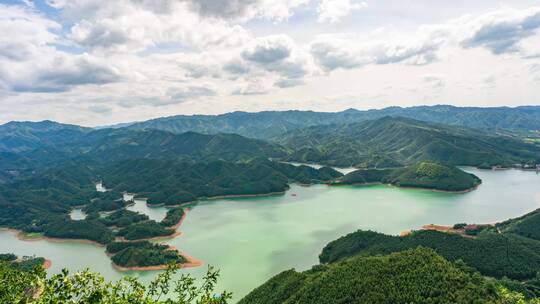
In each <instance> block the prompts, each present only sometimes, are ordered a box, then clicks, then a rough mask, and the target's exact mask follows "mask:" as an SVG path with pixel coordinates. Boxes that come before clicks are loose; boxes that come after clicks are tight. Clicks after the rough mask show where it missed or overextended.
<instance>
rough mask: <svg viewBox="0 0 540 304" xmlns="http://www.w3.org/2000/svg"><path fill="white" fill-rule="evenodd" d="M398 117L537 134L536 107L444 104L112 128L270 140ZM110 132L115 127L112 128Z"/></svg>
mask: <svg viewBox="0 0 540 304" xmlns="http://www.w3.org/2000/svg"><path fill="white" fill-rule="evenodd" d="M385 116H400V117H408V118H414V119H418V120H422V121H428V122H438V123H444V124H449V125H455V126H463V127H470V128H477V129H484V130H488V131H490V132H496V131H497V132H505V131H511V132H517V133H524V134H528V133H532V134H539V133H540V106H522V107H515V108H509V107H494V108H477V107H454V106H449V105H437V106H418V107H409V108H401V107H389V108H384V109H380V110H367V111H360V110H355V109H349V110H346V111H342V112H335V113H329V112H313V111H265V112H257V113H247V112H233V113H227V114H222V115H193V116H186V115H177V116H170V117H163V118H157V119H151V120H147V121H143V122H136V123H132V124H120V125H117V127H125V128H129V129H135V130H142V129H158V130H164V131H169V132H173V133H183V132H187V131H194V132H199V133H206V134H215V133H236V134H240V135H243V136H247V137H254V138H263V139H264V138H269V137H274V136H277V135H279V134H282V133H284V132H288V131H291V130H295V129H300V128H305V127H309V126H315V125H328V124H344V123H354V122H361V121H366V120H372V119H377V118H381V117H385ZM113 127H114V126H113Z"/></svg>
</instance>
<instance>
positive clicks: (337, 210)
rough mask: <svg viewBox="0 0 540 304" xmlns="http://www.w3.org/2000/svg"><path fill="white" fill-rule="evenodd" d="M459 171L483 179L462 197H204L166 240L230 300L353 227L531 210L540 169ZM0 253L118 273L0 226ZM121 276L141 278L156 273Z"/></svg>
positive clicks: (415, 193)
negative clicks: (216, 271) (212, 269)
mask: <svg viewBox="0 0 540 304" xmlns="http://www.w3.org/2000/svg"><path fill="white" fill-rule="evenodd" d="M466 170H467V171H469V172H473V173H474V174H476V175H478V176H479V177H480V178H482V180H483V184H482V185H481V186H480V187H479V188H478V189H477V190H476V191H472V192H470V193H465V194H449V193H440V192H432V191H426V190H412V189H400V188H395V187H390V186H384V185H377V186H364V187H353V186H340V187H328V186H326V185H316V186H311V187H301V186H298V185H293V186H292V187H291V189H290V190H289V191H288V192H287V193H286V194H285V195H283V196H275V197H264V198H243V199H221V200H213V201H205V202H201V203H198V204H196V205H193V206H191V210H190V211H189V213H188V215H187V218H186V219H185V221H184V224H183V225H182V227H181V230H182V232H183V234H182V235H181V236H180V237H177V238H175V239H172V240H169V241H168V243H170V244H172V245H174V246H176V247H177V248H179V249H180V250H182V251H185V252H186V253H188V254H189V255H192V256H195V257H197V258H200V259H202V260H204V261H205V263H206V264H210V265H214V266H216V267H218V268H220V269H221V279H220V286H219V287H220V288H225V289H227V290H229V291H232V292H234V294H235V299H239V298H241V297H242V296H243V295H245V294H246V293H247V292H249V291H250V290H251V289H253V288H254V287H256V286H258V285H259V284H261V283H262V282H264V281H265V280H267V279H268V278H270V277H271V276H273V275H275V274H277V273H279V272H281V271H283V270H285V269H289V268H296V269H299V270H304V269H307V268H309V267H310V266H312V265H313V264H316V263H317V256H318V254H319V253H320V251H321V249H322V248H323V247H324V245H325V244H327V243H328V242H329V241H331V240H334V239H336V238H338V237H340V236H342V235H344V234H347V233H349V232H352V231H355V230H357V229H372V230H376V231H380V232H384V233H389V234H398V233H399V232H401V231H403V230H406V229H411V228H413V229H414V228H419V227H421V226H422V225H424V224H429V223H437V224H454V223H457V222H469V223H472V222H474V223H489V222H495V221H501V220H505V219H508V218H511V217H516V216H519V215H522V214H524V213H526V212H529V211H532V210H534V209H536V208H538V207H540V175H538V174H536V173H534V172H525V171H518V170H506V171H484V170H477V169H471V168H466ZM135 207H136V208H137V209H135V210H137V211H140V212H146V213H148V214H151V212H156V213H155V214H153V215H150V216H151V217H152V218H154V216H155V218H158V214H160V215H159V216H164V214H165V212H166V209H165V208H148V207H146V206H145V204H144V202H143V204H140V203H136V204H135V206H134V207H132V208H135ZM159 212H161V213H159ZM158 219H159V218H158ZM0 252H13V253H16V254H19V255H32V254H35V255H37V256H44V257H47V258H49V259H50V260H52V262H53V266H52V268H51V272H56V271H59V270H60V269H61V268H63V267H66V268H68V269H71V270H77V269H82V268H86V267H88V268H91V269H92V270H94V271H99V272H101V273H102V274H104V275H105V276H106V277H107V278H108V279H118V278H120V277H121V276H122V275H125V274H126V273H120V272H118V271H116V270H114V269H113V268H112V267H111V265H110V260H109V258H108V257H107V256H106V255H105V252H104V248H101V247H95V246H92V245H87V244H77V243H51V242H47V241H43V240H39V241H31V242H29V241H20V240H17V239H16V238H15V236H14V234H13V233H10V232H7V231H0ZM205 270H206V268H205V266H203V267H199V268H194V269H186V270H183V271H184V272H191V273H194V274H195V275H196V276H199V275H201V274H202V273H203V272H204V271H205ZM128 274H130V275H133V276H139V277H141V279H142V280H143V281H148V280H150V279H151V278H152V277H153V276H154V275H155V274H156V273H155V272H131V273H128Z"/></svg>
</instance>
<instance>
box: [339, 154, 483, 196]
mask: <svg viewBox="0 0 540 304" xmlns="http://www.w3.org/2000/svg"><path fill="white" fill-rule="evenodd" d="M481 182H482V181H481V180H480V178H478V177H477V176H475V175H474V174H470V173H467V172H464V171H462V170H460V169H458V168H456V167H452V166H446V165H442V164H438V163H434V162H427V161H426V162H420V163H418V164H416V165H412V166H408V167H404V168H397V169H360V170H356V171H353V172H351V173H349V174H347V175H345V176H343V177H342V178H339V179H337V180H336V182H333V183H331V185H369V184H390V185H394V186H397V187H410V188H421V189H429V190H437V191H449V192H467V191H471V190H473V189H475V188H476V187H477V186H478V185H480V183H481Z"/></svg>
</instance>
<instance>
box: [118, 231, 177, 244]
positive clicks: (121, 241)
mask: <svg viewBox="0 0 540 304" xmlns="http://www.w3.org/2000/svg"><path fill="white" fill-rule="evenodd" d="M180 235H182V231H175V232H174V233H173V234H169V235H158V236H153V237H149V238H144V239H136V240H127V239H125V238H124V237H117V238H115V239H114V241H115V242H120V243H134V242H140V241H159V240H167V239H174V238H176V237H178V236H180Z"/></svg>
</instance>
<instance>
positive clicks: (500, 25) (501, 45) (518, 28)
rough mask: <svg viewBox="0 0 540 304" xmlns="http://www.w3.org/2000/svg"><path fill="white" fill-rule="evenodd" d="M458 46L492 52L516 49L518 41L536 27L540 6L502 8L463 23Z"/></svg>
mask: <svg viewBox="0 0 540 304" xmlns="http://www.w3.org/2000/svg"><path fill="white" fill-rule="evenodd" d="M461 27H463V32H465V33H466V34H465V35H464V37H463V39H462V42H461V45H462V46H463V47H466V48H470V47H484V48H486V49H488V50H490V51H491V52H492V53H493V54H503V53H514V52H520V51H521V50H522V49H521V48H520V42H521V41H522V40H524V39H525V38H527V37H530V36H533V35H535V34H536V33H537V30H538V29H539V28H540V7H531V8H529V9H524V10H517V9H509V8H504V9H500V10H497V11H494V12H490V13H487V14H484V15H481V16H479V17H477V18H473V19H471V20H468V21H467V22H464V23H463V24H462V25H461Z"/></svg>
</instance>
